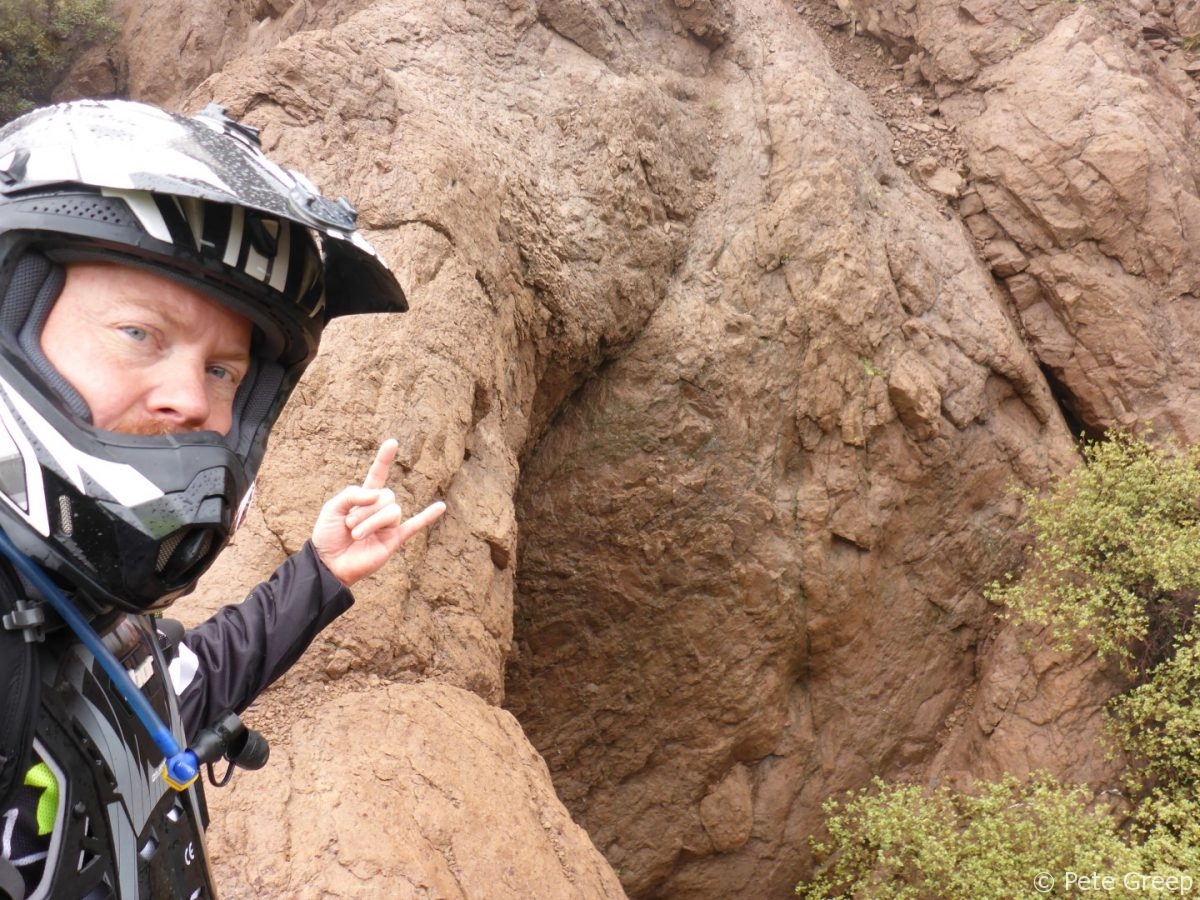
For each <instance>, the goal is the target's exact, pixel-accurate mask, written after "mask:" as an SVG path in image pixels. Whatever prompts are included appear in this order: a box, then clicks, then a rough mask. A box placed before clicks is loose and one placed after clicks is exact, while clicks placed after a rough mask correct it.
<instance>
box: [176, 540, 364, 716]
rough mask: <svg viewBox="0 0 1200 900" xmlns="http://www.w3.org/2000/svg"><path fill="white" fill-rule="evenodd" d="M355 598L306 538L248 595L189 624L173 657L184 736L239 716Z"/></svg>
mask: <svg viewBox="0 0 1200 900" xmlns="http://www.w3.org/2000/svg"><path fill="white" fill-rule="evenodd" d="M353 603H354V596H353V595H352V594H351V593H350V591H349V590H348V589H347V588H346V587H345V586H344V585H343V584H342V583H341V582H340V581H338V580H337V578H336V577H334V575H333V573H331V572H330V571H329V570H328V569H327V568H325V565H324V564H323V563H322V562H321V561H320V560H319V559H318V558H317V554H316V551H315V550H313V548H312V545H311V544H310V543H307V542H306V543H305V545H304V547H303V548H301V549H300V550H299V551H297V552H296V553H294V554H293V555H292V556H290V557H288V558H287V559H286V560H285V561H284V562H283V564H282V565H281V566H280V567H279V568H278V569H276V570H275V574H274V575H272V576H271V577H270V579H268V580H267V581H265V582H263V583H262V584H260V585H258V587H256V588H254V590H252V591H251V592H250V594H249V596H247V597H246V599H245V600H243V601H242V602H241V603H239V604H237V605H236V606H226V607H223V608H221V609H220V610H218V611H217V613H216V614H215V615H214V616H213V617H212V618H210V619H209V620H208V621H206V622H204V623H202V624H200V625H198V626H197V627H195V628H193V629H190V630H189V631H188V632H187V633H186V634H185V635H184V637H183V643H182V646H181V647H180V649H179V656H177V657H176V659H175V660H174V661H173V662H172V668H174V667H176V666H180V665H181V666H182V668H183V669H184V670H186V671H187V675H186V678H185V679H184V680H185V681H186V683H185V684H182V685H180V684H178V683H177V689H178V690H179V711H180V714H181V716H182V717H183V727H184V733H185V734H187V735H189V736H190V735H194V734H196V732H197V731H199V730H200V729H201V728H204V727H206V726H208V725H210V724H212V722H213V721H214V720H215V719H216V717H217V716H219V715H221V714H222V713H224V712H225V711H227V710H233V711H234V712H237V713H241V712H242V710H244V709H245V708H246V707H247V706H249V705H250V703H251V702H252V701H253V700H254V698H255V697H257V696H258V695H259V694H260V693H262V691H263V690H265V689H266V688H267V686H268V685H270V684H271V683H272V682H273V681H275V679H277V678H278V677H279V676H281V675H282V674H283V673H284V672H286V671H287V670H288V669H289V668H290V667H291V665H292V664H293V663H294V662H295V661H296V660H297V659H299V658H300V654H302V653H303V652H304V651H305V650H306V649H307V648H308V645H309V644H311V643H312V640H313V638H315V637H316V636H317V635H318V634H319V633H320V632H321V630H322V629H323V628H324V627H325V626H326V625H328V624H329V623H330V622H332V621H333V620H334V619H336V618H337V617H338V616H340V615H341V614H342V613H344V612H345V611H346V610H347V609H349V608H350V607H351V605H353Z"/></svg>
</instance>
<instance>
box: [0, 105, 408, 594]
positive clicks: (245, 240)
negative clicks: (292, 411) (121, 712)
mask: <svg viewBox="0 0 1200 900" xmlns="http://www.w3.org/2000/svg"><path fill="white" fill-rule="evenodd" d="M355 219H356V216H355V211H354V209H353V207H351V206H350V204H349V203H348V202H346V201H345V200H339V201H337V202H332V201H330V200H327V199H325V198H323V197H321V196H320V195H319V194H318V193H317V191H316V189H315V188H314V187H313V186H312V184H311V183H310V182H309V181H308V180H307V179H305V178H304V176H302V175H300V174H299V173H297V172H294V171H287V170H284V169H283V168H281V167H279V166H278V165H276V164H275V163H273V162H271V161H270V160H269V159H268V158H267V157H266V156H265V155H264V154H263V153H262V151H261V149H260V146H259V141H258V133H257V131H256V130H255V129H252V128H249V127H247V126H245V125H241V124H239V123H237V122H235V121H233V120H232V119H230V118H229V116H228V115H226V113H225V110H224V109H222V108H220V107H217V106H209V107H207V108H206V109H204V110H203V111H202V112H201V113H200V114H199V115H197V116H196V117H194V118H186V117H183V116H179V115H175V114H173V113H169V112H166V111H164V110H161V109H158V108H156V107H152V106H147V105H144V104H140V103H131V102H126V101H111V100H107V101H78V102H73V103H66V104H60V105H57V106H51V107H46V108H43V109H40V110H35V111H34V112H31V113H29V114H27V115H25V116H23V117H21V118H19V119H17V120H15V121H13V122H11V123H9V124H8V125H7V126H5V127H4V128H2V129H0V528H3V529H4V531H5V532H6V533H7V534H8V535H9V537H10V538H11V539H12V540H13V542H14V543H15V544H16V545H17V546H18V547H19V548H20V549H21V550H22V551H23V552H24V553H26V554H27V555H29V556H31V557H32V558H33V559H34V560H35V561H37V562H38V563H39V564H40V565H41V566H42V567H43V568H44V569H46V570H47V571H48V572H50V573H51V574H52V575H53V576H54V577H55V578H56V580H57V581H59V582H60V583H61V584H63V586H64V587H66V588H67V589H68V591H69V592H70V594H71V596H72V599H73V601H74V602H75V604H76V605H77V606H78V607H79V608H80V609H81V610H82V611H85V612H87V613H89V614H90V615H93V616H94V615H100V614H103V613H106V612H109V611H125V612H143V611H148V610H154V609H159V608H162V607H165V606H167V605H169V604H170V603H171V602H173V601H174V600H175V599H176V598H177V597H179V596H180V595H182V594H184V593H186V592H187V591H189V590H191V589H192V588H193V587H194V586H195V584H196V581H197V579H198V578H199V577H200V575H201V574H202V573H203V572H204V571H205V570H206V569H207V568H208V567H209V565H210V564H211V563H212V561H213V559H214V558H215V557H216V555H217V553H218V551H220V549H221V548H222V547H224V546H225V544H226V543H227V542H228V540H229V538H230V536H231V534H232V532H233V529H234V527H235V526H236V523H237V521H238V520H239V518H240V516H241V514H242V513H243V512H244V509H245V506H246V505H248V503H249V500H250V495H251V488H252V485H253V483H254V478H255V475H256V473H257V472H258V468H259V465H260V463H261V461H262V457H263V453H264V451H265V449H266V443H267V436H268V433H269V432H270V429H271V426H272V425H273V424H274V422H275V420H276V418H277V417H278V416H279V413H280V411H281V409H282V407H283V405H284V403H285V402H286V400H287V398H288V396H289V395H290V393H291V391H292V389H293V388H294V387H295V386H296V383H297V381H298V380H299V378H300V375H301V374H302V373H303V371H304V369H305V367H306V366H307V365H308V364H309V363H310V362H311V361H312V359H313V357H314V356H315V354H316V351H317V344H318V341H319V339H320V335H321V331H322V329H323V328H324V326H325V324H326V323H327V322H328V321H329V320H330V319H332V318H334V317H336V316H343V315H350V314H356V313H374V312H402V311H404V310H405V309H406V308H407V304H406V302H405V298H404V293H403V291H402V290H401V288H400V286H399V284H398V283H397V281H396V279H395V277H394V276H393V275H392V273H391V272H390V271H389V270H388V267H387V266H386V265H385V264H384V263H383V262H382V261H381V260H380V259H379V257H378V256H377V255H376V254H375V252H374V250H372V248H371V247H370V245H369V244H368V243H367V242H366V241H365V240H364V239H363V238H362V236H361V235H360V234H359V233H358V232H357V231H356V224H355ZM97 261H98V262H108V263H117V264H123V265H127V266H133V267H139V268H142V269H145V270H148V271H150V272H153V273H155V274H157V275H160V276H163V277H167V278H170V279H174V280H175V281H177V282H179V283H181V284H183V285H185V286H187V287H190V288H193V289H195V290H197V291H199V292H200V293H202V294H204V295H206V296H208V297H210V298H212V299H215V300H216V301H217V302H219V303H221V304H223V305H224V306H226V307H228V308H229V309H231V310H233V311H235V312H237V313H239V314H241V315H242V316H244V317H245V318H247V319H249V320H250V322H251V323H252V324H253V326H254V327H253V337H252V341H251V365H250V371H249V372H248V373H247V375H246V377H245V378H244V380H243V381H242V383H241V384H240V385H239V387H238V392H237V395H236V398H235V401H234V409H233V424H232V427H231V428H230V430H229V432H228V433H227V434H225V435H220V434H217V433H216V432H213V431H199V432H194V433H181V434H171V435H165V436H146V435H129V434H120V433H116V432H112V431H105V430H102V429H99V428H97V427H96V426H95V425H94V423H93V421H92V417H91V413H90V411H89V410H88V408H87V404H86V403H85V402H84V401H83V399H82V398H81V397H80V395H79V394H78V393H77V392H76V391H75V390H74V388H73V387H72V386H71V385H70V384H69V383H67V381H66V380H65V379H64V378H63V377H62V376H61V375H60V374H59V373H58V372H57V371H56V370H55V369H54V367H53V366H52V365H51V364H50V362H49V360H48V359H47V358H46V357H45V355H44V354H43V353H42V350H41V346H40V336H41V332H42V328H43V326H44V325H45V322H46V318H47V316H48V315H49V312H50V310H51V309H52V308H53V306H54V302H55V300H56V299H57V297H58V296H59V293H60V292H61V290H62V286H63V282H64V278H65V276H64V267H65V266H68V265H70V264H72V263H75V262H97Z"/></svg>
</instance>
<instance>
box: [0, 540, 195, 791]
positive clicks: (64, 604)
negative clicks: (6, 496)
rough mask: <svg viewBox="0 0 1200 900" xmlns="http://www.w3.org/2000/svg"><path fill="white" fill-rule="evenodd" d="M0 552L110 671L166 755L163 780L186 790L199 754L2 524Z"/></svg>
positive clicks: (102, 666)
mask: <svg viewBox="0 0 1200 900" xmlns="http://www.w3.org/2000/svg"><path fill="white" fill-rule="evenodd" d="M0 553H2V554H3V555H4V556H5V557H7V558H8V560H9V561H10V562H11V563H12V564H13V565H14V566H15V567H16V569H17V571H18V572H20V573H21V574H22V575H23V576H25V578H26V579H27V580H28V581H29V582H30V583H31V584H33V586H34V587H36V588H37V590H38V593H39V594H41V595H42V597H43V598H44V599H45V600H46V602H47V603H49V604H50V606H51V607H53V609H54V611H55V612H56V613H58V615H59V617H60V618H61V619H62V620H63V621H64V622H66V623H67V625H68V626H70V628H71V630H72V631H73V632H75V635H76V637H78V638H79V640H80V641H82V642H83V645H84V646H85V647H86V648H87V649H88V651H89V652H90V653H91V654H92V656H94V657H95V658H96V662H98V663H100V667H101V668H103V669H104V671H105V672H106V673H107V674H108V677H109V679H111V680H112V683H113V687H115V688H116V689H117V693H119V694H120V695H121V696H122V697H123V698H124V699H125V702H126V703H128V704H129V706H130V707H131V708H132V709H133V711H134V713H135V714H136V715H137V717H138V718H139V719H140V720H141V722H142V724H143V725H144V726H146V730H147V731H148V732H150V737H151V738H153V739H154V743H155V744H156V745H157V746H158V749H159V750H161V751H162V754H163V756H165V757H166V760H165V762H164V763H163V780H164V781H165V782H166V783H167V784H168V785H169V786H170V787H171V788H173V789H174V790H176V791H182V790H186V789H187V787H188V786H189V785H191V783H192V782H193V781H195V780H196V778H197V776H198V775H199V774H200V761H199V760H198V759H197V757H196V754H195V753H193V752H192V751H191V750H184V749H182V748H180V746H179V743H178V742H177V741H176V740H175V735H173V734H172V733H171V729H169V728H168V727H167V726H166V725H164V724H163V721H162V719H160V718H159V716H158V713H156V712H155V711H154V707H153V706H151V705H150V701H149V700H147V699H146V696H145V695H144V694H143V693H142V692H141V690H140V689H139V688H138V686H137V685H136V684H134V683H133V679H132V678H130V677H129V673H128V672H127V671H126V670H125V667H124V666H123V665H121V663H120V662H119V661H118V660H117V658H116V657H115V656H114V655H113V653H112V651H111V650H109V649H108V647H107V646H105V644H104V641H102V640H101V639H100V635H98V634H96V631H95V629H94V628H92V626H91V625H89V624H88V621H87V619H85V618H84V617H83V614H82V613H81V612H80V611H79V610H78V609H76V608H75V605H74V604H73V603H72V602H71V601H70V600H68V599H67V598H66V597H65V596H64V595H63V592H62V591H61V590H59V588H58V585H56V584H55V583H54V582H53V581H51V579H50V576H48V575H47V574H46V573H45V571H43V570H42V567H41V566H39V565H38V564H37V563H35V562H34V561H33V560H32V559H30V558H29V557H28V556H26V555H25V554H24V553H22V552H21V551H20V550H19V549H17V545H16V544H14V543H13V542H12V538H10V537H9V536H8V535H7V534H6V533H5V532H4V529H2V528H0Z"/></svg>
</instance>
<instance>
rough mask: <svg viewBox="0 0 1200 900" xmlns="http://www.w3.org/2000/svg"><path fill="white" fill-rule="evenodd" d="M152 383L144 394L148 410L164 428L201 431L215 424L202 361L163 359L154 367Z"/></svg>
mask: <svg viewBox="0 0 1200 900" xmlns="http://www.w3.org/2000/svg"><path fill="white" fill-rule="evenodd" d="M156 368H157V369H158V372H156V373H155V376H156V378H155V384H154V386H153V387H152V389H151V390H150V391H149V392H148V393H147V395H146V406H147V412H148V413H149V415H150V417H151V418H152V420H153V421H154V422H155V423H156V424H157V425H161V426H162V428H163V430H164V431H165V432H168V433H171V432H183V431H201V430H204V429H209V428H212V429H213V430H217V431H220V430H221V429H220V428H219V427H216V426H217V425H219V424H220V423H214V422H213V421H212V419H213V407H212V402H211V399H210V398H209V395H208V387H207V384H206V381H207V377H206V370H205V366H204V364H203V363H197V362H195V361H192V360H188V359H179V358H176V359H172V360H169V361H164V362H163V363H162V364H160V365H159V366H157V367H156Z"/></svg>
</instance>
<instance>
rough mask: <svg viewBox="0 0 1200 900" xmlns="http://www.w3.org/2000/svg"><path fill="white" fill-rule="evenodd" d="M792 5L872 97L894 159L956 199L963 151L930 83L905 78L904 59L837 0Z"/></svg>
mask: <svg viewBox="0 0 1200 900" xmlns="http://www.w3.org/2000/svg"><path fill="white" fill-rule="evenodd" d="M794 9H795V10H796V12H797V13H798V14H799V15H800V17H801V18H802V19H803V20H804V21H805V22H806V23H807V24H808V26H809V27H810V28H812V29H813V31H815V32H816V33H817V34H818V35H819V36H820V37H821V39H822V40H823V41H824V43H825V47H826V49H827V50H828V51H829V56H830V58H831V60H832V61H833V65H834V68H835V69H837V72H838V74H839V75H841V76H842V77H843V78H845V79H846V80H847V81H849V82H850V83H851V84H853V85H854V86H855V87H857V88H858V89H859V90H861V91H862V92H863V93H865V94H866V95H867V96H868V97H869V98H870V100H871V104H872V105H873V106H874V107H875V109H876V111H878V113H879V115H880V117H881V118H882V119H883V120H884V122H885V123H886V124H887V127H888V129H889V130H890V131H891V133H892V137H893V142H892V152H893V154H894V156H895V159H896V162H897V163H898V164H899V165H901V166H902V167H904V168H905V169H906V170H908V171H909V173H910V174H911V175H912V176H913V179H914V181H916V182H917V184H920V185H922V186H923V187H924V188H925V189H926V190H927V191H929V193H931V194H932V195H934V196H936V197H938V198H939V199H941V200H943V201H947V202H948V201H950V200H953V199H955V198H956V197H957V196H958V189H959V187H960V186H961V183H962V182H961V180H962V179H965V178H966V175H967V167H966V162H965V159H966V152H965V150H964V149H963V145H962V142H961V141H960V140H959V137H958V134H957V132H956V130H955V127H954V125H952V124H951V123H949V122H946V121H944V120H943V118H942V116H941V113H940V110H939V108H938V100H937V97H936V96H935V95H934V92H933V89H932V86H931V85H929V84H927V83H912V79H911V78H906V77H905V72H904V66H903V64H901V63H899V62H897V61H896V60H895V59H893V58H892V55H891V53H890V52H889V51H888V50H887V48H886V47H884V46H883V44H881V43H880V42H879V41H878V40H876V39H875V38H873V37H872V36H870V35H869V34H865V33H862V32H859V31H858V30H857V29H856V28H855V23H853V22H852V21H851V19H850V17H849V16H848V15H846V14H845V13H844V12H842V11H841V10H840V9H839V8H838V6H837V4H836V3H833V2H827V3H826V2H821V0H801V2H797V3H795V4H794Z"/></svg>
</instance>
